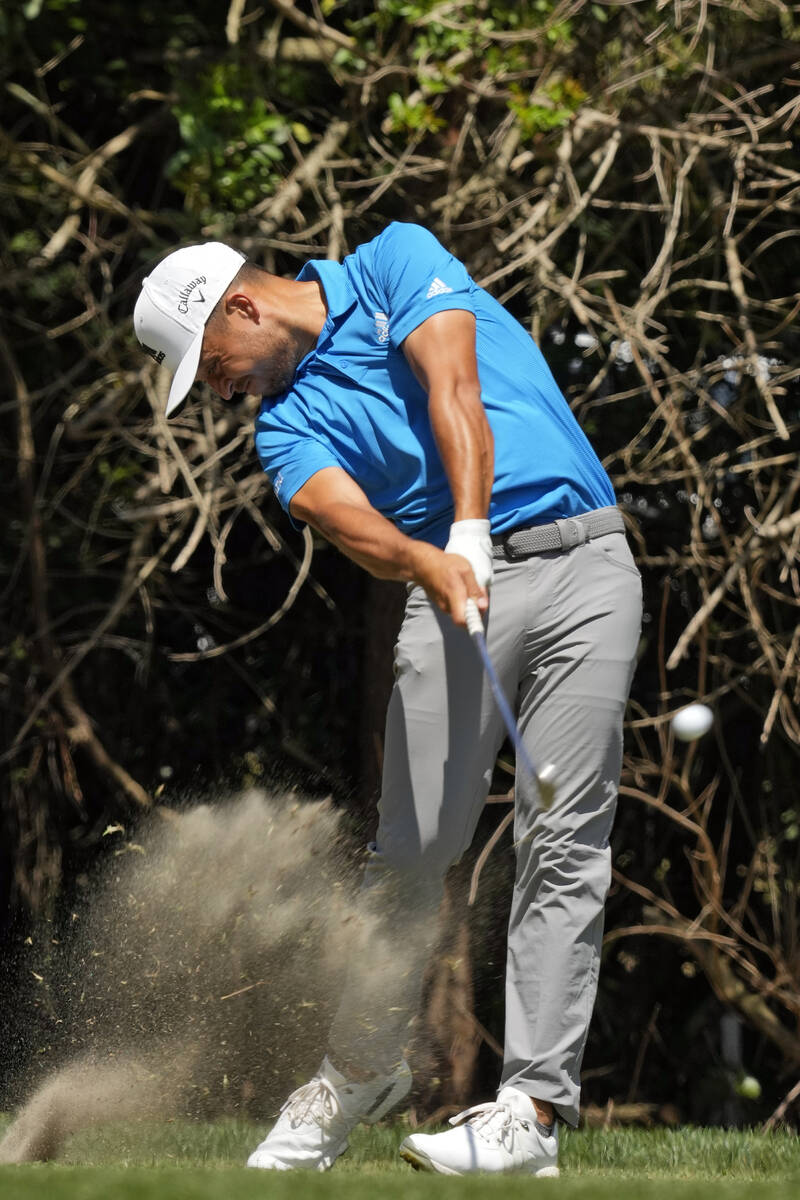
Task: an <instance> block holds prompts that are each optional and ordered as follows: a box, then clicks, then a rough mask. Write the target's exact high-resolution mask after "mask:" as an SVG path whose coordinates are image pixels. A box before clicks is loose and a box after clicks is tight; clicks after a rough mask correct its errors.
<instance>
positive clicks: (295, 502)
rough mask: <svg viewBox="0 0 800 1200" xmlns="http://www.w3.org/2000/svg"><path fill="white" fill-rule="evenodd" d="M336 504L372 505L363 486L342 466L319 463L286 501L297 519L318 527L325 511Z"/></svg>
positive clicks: (359, 506)
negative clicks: (316, 469) (320, 465)
mask: <svg viewBox="0 0 800 1200" xmlns="http://www.w3.org/2000/svg"><path fill="white" fill-rule="evenodd" d="M337 504H347V505H350V506H351V507H355V508H366V509H370V508H372V505H371V504H370V502H369V500H368V499H367V497H366V495H365V493H364V491H363V489H362V488H361V487H360V486H359V485H358V484H357V483H356V481H355V480H354V479H353V478H352V476H350V475H348V474H347V472H346V471H345V470H343V469H342V468H341V467H322V468H321V469H320V470H319V471H315V472H314V474H313V475H312V476H311V477H310V478H309V479H307V480H306V482H305V483H304V484H303V486H302V487H300V488H298V489H297V491H296V492H295V494H294V495H293V496H292V498H291V500H290V502H289V512H290V513H291V515H292V516H293V517H294V519H295V520H296V521H306V522H307V523H308V524H309V525H313V526H314V527H315V528H319V527H320V526H321V525H324V524H325V514H326V513H327V512H329V511H330V509H331V508H332V507H334V506H335V505H337Z"/></svg>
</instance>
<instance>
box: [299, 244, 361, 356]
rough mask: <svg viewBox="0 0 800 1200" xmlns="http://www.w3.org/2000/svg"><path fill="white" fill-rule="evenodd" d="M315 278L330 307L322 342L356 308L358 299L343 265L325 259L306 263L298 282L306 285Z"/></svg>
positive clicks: (316, 259)
mask: <svg viewBox="0 0 800 1200" xmlns="http://www.w3.org/2000/svg"><path fill="white" fill-rule="evenodd" d="M314 277H316V278H317V279H318V280H319V282H320V283H321V284H322V290H323V291H324V293H325V302H326V304H327V306H328V317H327V320H326V321H325V326H324V328H323V331H322V335H321V336H320V342H321V341H322V336H324V334H326V333H331V332H332V330H333V327H334V325H335V324H336V322H337V321H339V320H340V319H341V318H342V317H345V316H347V314H348V313H349V312H350V310H351V309H352V308H353V307H354V306H355V304H356V302H357V299H356V294H355V292H354V291H353V288H352V285H351V283H350V280H349V279H348V278H347V271H346V270H345V268H344V267H343V266H342V264H341V263H338V262H331V261H329V260H328V259H325V258H315V259H312V260H311V262H307V263H306V265H305V266H304V267H303V269H302V271H301V272H300V274H299V275H298V276H297V282H298V283H304V282H306V281H307V280H309V279H313V278H314ZM318 344H319V343H318Z"/></svg>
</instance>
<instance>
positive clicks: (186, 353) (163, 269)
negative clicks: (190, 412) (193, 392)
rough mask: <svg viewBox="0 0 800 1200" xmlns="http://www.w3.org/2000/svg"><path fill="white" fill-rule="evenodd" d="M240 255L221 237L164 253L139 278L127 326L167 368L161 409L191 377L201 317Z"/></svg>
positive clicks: (170, 405) (174, 403)
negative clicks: (169, 377)
mask: <svg viewBox="0 0 800 1200" xmlns="http://www.w3.org/2000/svg"><path fill="white" fill-rule="evenodd" d="M243 262H245V257H244V255H243V254H240V253H239V251H238V250H232V249H231V247H230V246H226V245H225V244H224V243H223V242H204V243H203V244H202V245H200V246H185V247H184V248H183V249H182V250H175V251H174V252H173V253H172V254H168V255H167V257H166V258H165V259H163V261H162V262H160V263H159V264H158V266H157V267H156V268H155V270H154V271H152V272H151V274H150V275H148V276H147V277H146V279H144V280H143V281H142V290H141V292H140V293H139V299H138V300H137V301H136V308H135V309H134V310H133V327H134V329H135V330H136V336H137V338H138V339H139V341H140V342H141V344H142V347H143V348H144V349H145V350H146V351H147V353H148V354H149V355H150V356H151V357H152V358H154V359H155V360H156V362H157V363H163V364H164V366H165V367H168V368H169V370H170V371H172V372H173V376H172V386H171V387H170V389H169V397H168V399H167V411H166V415H167V416H169V414H170V413H171V412H173V411H174V410H175V409H176V408H177V407H178V405H179V404H180V403H181V401H182V400H183V398H184V397H185V396H186V393H187V392H188V391H189V389H190V387H191V386H192V384H193V383H194V378H195V375H196V374H197V366H198V363H199V362H200V351H201V350H202V348H203V333H204V332H205V327H206V321H207V320H208V318H209V317H210V316H211V313H212V312H213V310H214V307H215V305H216V303H217V301H218V300H220V299H221V297H222V296H224V295H225V292H226V290H227V287H228V284H229V283H230V282H231V281H232V280H233V279H234V277H235V276H236V275H237V274H238V271H239V268H240V267H241V265H242V263H243Z"/></svg>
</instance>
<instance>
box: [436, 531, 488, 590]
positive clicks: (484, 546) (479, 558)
mask: <svg viewBox="0 0 800 1200" xmlns="http://www.w3.org/2000/svg"><path fill="white" fill-rule="evenodd" d="M444 552H445V554H460V555H461V557H462V558H465V559H466V560H467V562H468V563H469V565H470V566H471V567H472V574H473V575H474V576H475V579H476V582H477V584H478V586H479V587H482V588H487V589H488V588H489V587H490V586H491V583H492V570H493V563H492V534H491V526H490V525H489V522H488V521H481V520H471V521H454V522H453V524H452V525H451V526H450V538H449V540H448V542H447V545H446V546H445V548H444Z"/></svg>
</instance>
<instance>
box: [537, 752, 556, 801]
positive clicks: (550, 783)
mask: <svg viewBox="0 0 800 1200" xmlns="http://www.w3.org/2000/svg"><path fill="white" fill-rule="evenodd" d="M536 782H537V785H538V787H539V804H540V805H541V807H542V808H545V809H547V808H549V807H550V805H551V804H552V803H553V801H554V800H555V798H556V769H555V767H554V766H553V764H552V763H547V764H546V765H545V766H543V767H542V769H541V771H540V772H539V775H538V778H537V780H536Z"/></svg>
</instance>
